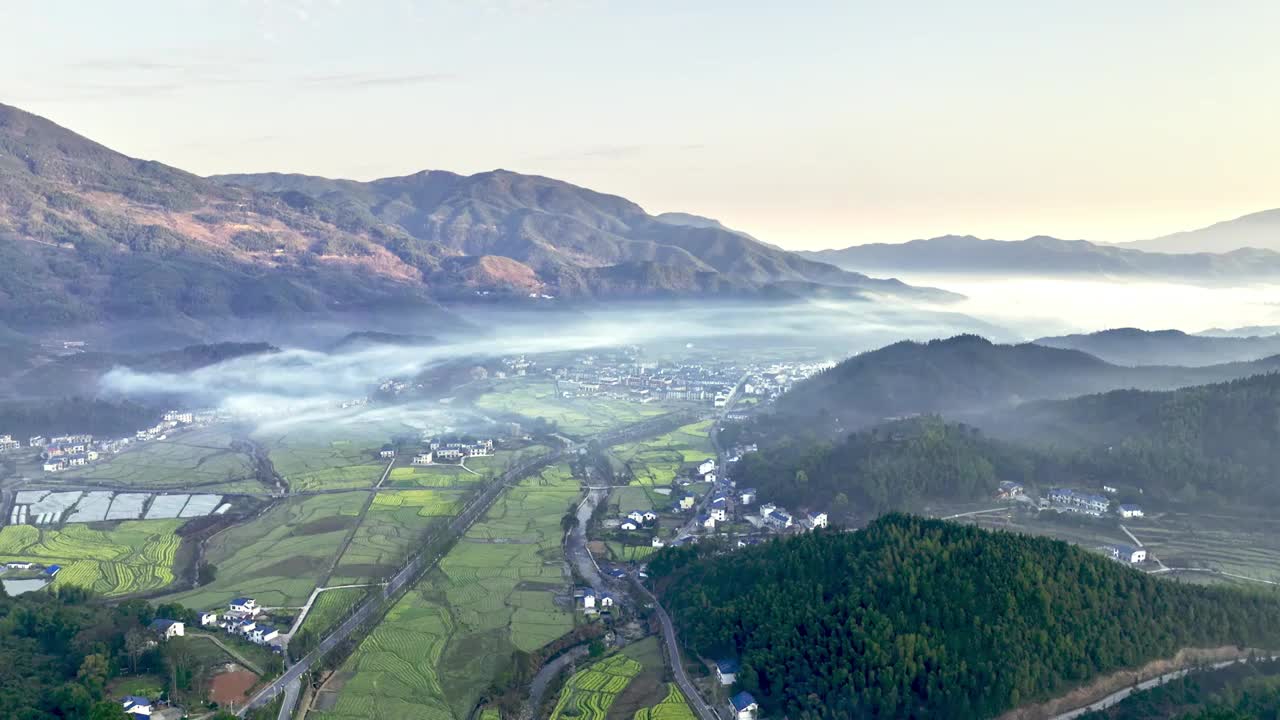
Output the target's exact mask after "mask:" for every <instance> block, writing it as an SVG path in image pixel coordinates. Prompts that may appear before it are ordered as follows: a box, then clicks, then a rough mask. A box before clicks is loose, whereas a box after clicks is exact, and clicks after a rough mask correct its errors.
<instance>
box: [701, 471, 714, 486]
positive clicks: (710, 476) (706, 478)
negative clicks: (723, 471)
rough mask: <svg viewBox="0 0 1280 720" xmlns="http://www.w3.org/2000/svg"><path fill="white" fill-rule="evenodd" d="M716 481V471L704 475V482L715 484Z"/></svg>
mask: <svg viewBox="0 0 1280 720" xmlns="http://www.w3.org/2000/svg"><path fill="white" fill-rule="evenodd" d="M715 481H716V471H715V470H712V471H711V472H709V473H706V474H705V475H703V476H702V482H709V483H713V482H715Z"/></svg>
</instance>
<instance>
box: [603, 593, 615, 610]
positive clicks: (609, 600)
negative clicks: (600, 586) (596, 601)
mask: <svg viewBox="0 0 1280 720" xmlns="http://www.w3.org/2000/svg"><path fill="white" fill-rule="evenodd" d="M613 604H614V599H613V596H612V595H610V594H609V593H600V607H601V608H611V607H613Z"/></svg>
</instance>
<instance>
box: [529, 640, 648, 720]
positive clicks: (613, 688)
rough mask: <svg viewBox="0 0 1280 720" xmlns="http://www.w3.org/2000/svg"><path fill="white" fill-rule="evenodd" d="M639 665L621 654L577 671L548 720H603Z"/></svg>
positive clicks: (562, 692) (629, 682)
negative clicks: (573, 719) (569, 719)
mask: <svg viewBox="0 0 1280 720" xmlns="http://www.w3.org/2000/svg"><path fill="white" fill-rule="evenodd" d="M642 669H643V666H642V665H641V664H640V663H638V662H636V661H635V660H632V659H631V658H629V657H627V656H626V655H624V654H622V653H618V654H616V655H611V656H609V657H607V658H605V659H604V660H601V661H600V662H597V663H594V664H592V665H591V666H589V667H587V668H586V669H585V670H579V671H578V672H576V673H574V674H573V677H570V678H569V681H568V682H566V683H565V686H564V690H562V691H561V693H560V700H559V701H558V702H557V703H556V707H555V710H553V711H552V712H551V720H567V719H568V718H582V719H583V720H604V719H605V717H606V716H607V715H608V714H609V708H610V707H611V706H612V705H613V701H614V700H616V699H617V697H618V695H620V694H621V693H622V691H623V690H626V688H627V685H630V684H631V679H632V678H634V677H635V676H636V675H639V674H640V671H641V670H642Z"/></svg>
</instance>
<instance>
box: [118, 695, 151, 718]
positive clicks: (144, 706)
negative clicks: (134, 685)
mask: <svg viewBox="0 0 1280 720" xmlns="http://www.w3.org/2000/svg"><path fill="white" fill-rule="evenodd" d="M120 705H121V707H123V708H124V713H125V715H130V716H132V717H134V718H139V717H144V718H149V717H151V701H150V700H148V699H146V698H144V697H138V696H137V695H125V696H124V697H123V698H121V699H120Z"/></svg>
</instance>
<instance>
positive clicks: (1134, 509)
mask: <svg viewBox="0 0 1280 720" xmlns="http://www.w3.org/2000/svg"><path fill="white" fill-rule="evenodd" d="M1120 517H1122V518H1137V517H1142V508H1140V507H1138V506H1137V505H1121V506H1120Z"/></svg>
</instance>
